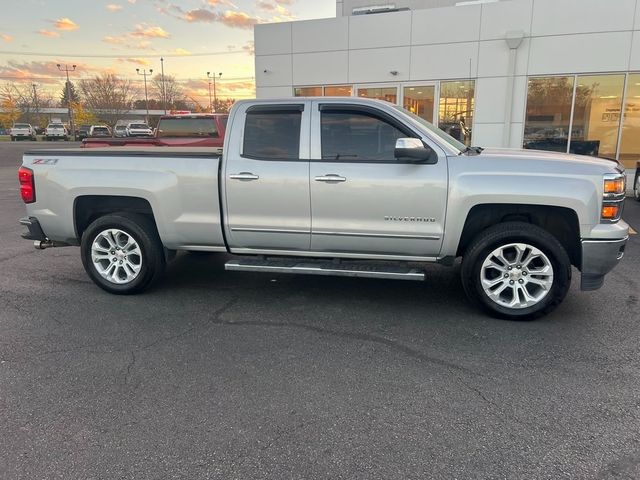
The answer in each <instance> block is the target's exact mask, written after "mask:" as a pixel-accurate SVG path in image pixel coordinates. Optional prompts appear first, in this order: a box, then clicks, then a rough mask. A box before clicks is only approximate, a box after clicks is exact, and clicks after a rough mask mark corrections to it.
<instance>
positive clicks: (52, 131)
mask: <svg viewBox="0 0 640 480" xmlns="http://www.w3.org/2000/svg"><path fill="white" fill-rule="evenodd" d="M44 137H45V139H46V140H47V141H51V140H60V139H62V140H69V131H68V130H67V127H65V126H64V124H63V123H50V124H49V125H47V128H46V129H45V131H44Z"/></svg>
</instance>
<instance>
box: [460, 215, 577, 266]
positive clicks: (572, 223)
mask: <svg viewBox="0 0 640 480" xmlns="http://www.w3.org/2000/svg"><path fill="white" fill-rule="evenodd" d="M511 221H521V222H525V223H530V224H532V225H536V226H538V227H540V228H543V229H544V230H546V231H547V232H549V233H550V234H552V235H553V236H554V237H556V239H557V240H558V241H559V242H560V243H561V244H562V246H563V247H564V249H565V250H566V252H567V255H568V256H569V259H570V260H571V264H572V265H574V266H576V267H577V268H580V267H581V261H582V248H581V244H580V222H579V219H578V213H577V212H576V211H575V210H573V209H571V208H567V207H559V206H549V205H529V204H496V203H487V204H480V205H475V206H474V207H472V208H471V210H470V211H469V213H468V214H467V217H466V219H465V222H464V227H463V229H462V234H461V236H460V240H459V242H458V247H457V250H456V256H463V255H464V253H465V251H466V249H467V247H468V246H469V245H470V244H471V242H472V241H473V239H474V238H475V237H476V236H477V235H478V234H479V233H480V232H482V231H483V230H485V229H486V228H488V227H490V226H492V225H496V224H499V223H504V222H511Z"/></svg>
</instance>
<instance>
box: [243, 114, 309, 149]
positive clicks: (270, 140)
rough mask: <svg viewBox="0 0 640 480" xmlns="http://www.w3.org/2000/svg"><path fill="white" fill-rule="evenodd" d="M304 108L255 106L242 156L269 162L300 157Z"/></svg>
mask: <svg viewBox="0 0 640 480" xmlns="http://www.w3.org/2000/svg"><path fill="white" fill-rule="evenodd" d="M301 120H302V107H301V106H298V105H291V106H285V107H274V108H262V107H252V108H250V109H249V110H248V111H247V114H246V120H245V126H244V142H243V149H242V156H244V157H248V158H256V159H265V160H296V159H298V158H299V157H300V123H301Z"/></svg>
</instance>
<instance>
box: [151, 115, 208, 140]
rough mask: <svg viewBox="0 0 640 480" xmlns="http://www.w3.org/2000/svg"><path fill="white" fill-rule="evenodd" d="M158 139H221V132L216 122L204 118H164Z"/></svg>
mask: <svg viewBox="0 0 640 480" xmlns="http://www.w3.org/2000/svg"><path fill="white" fill-rule="evenodd" d="M157 136H158V138H168V137H174V138H175V137H207V138H219V137H220V132H219V131H218V126H217V124H216V120H215V119H214V118H212V117H202V118H188V117H187V118H163V119H160V123H159V125H158V135H157Z"/></svg>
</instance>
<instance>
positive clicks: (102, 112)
mask: <svg viewBox="0 0 640 480" xmlns="http://www.w3.org/2000/svg"><path fill="white" fill-rule="evenodd" d="M80 91H81V92H82V97H83V98H84V102H85V107H86V108H87V109H88V110H90V111H92V112H94V113H95V114H96V116H97V117H98V118H99V119H100V120H102V121H104V122H105V123H108V124H109V125H111V126H113V125H115V124H116V122H117V121H118V119H119V117H120V115H121V114H122V113H123V112H124V111H127V110H129V109H130V108H131V103H132V101H133V95H134V93H135V92H134V90H133V87H132V85H131V81H130V80H128V79H125V78H120V77H118V76H117V75H114V74H112V73H105V74H102V75H96V76H95V77H93V78H91V79H86V80H81V81H80Z"/></svg>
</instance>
